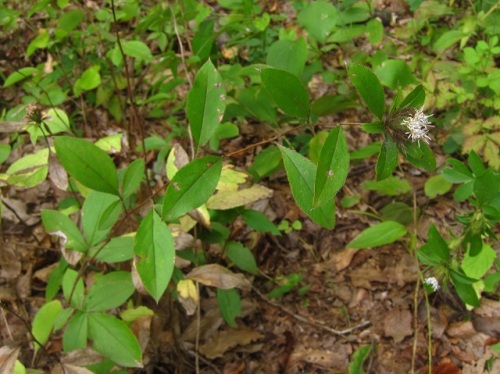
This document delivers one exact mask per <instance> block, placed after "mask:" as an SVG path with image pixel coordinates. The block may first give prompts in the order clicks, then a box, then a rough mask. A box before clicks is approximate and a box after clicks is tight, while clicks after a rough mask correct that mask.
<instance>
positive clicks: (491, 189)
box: [474, 168, 500, 206]
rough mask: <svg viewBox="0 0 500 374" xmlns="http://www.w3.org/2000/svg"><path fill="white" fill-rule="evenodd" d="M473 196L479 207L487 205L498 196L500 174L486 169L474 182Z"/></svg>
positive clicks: (499, 192) (499, 191) (499, 193)
mask: <svg viewBox="0 0 500 374" xmlns="http://www.w3.org/2000/svg"><path fill="white" fill-rule="evenodd" d="M474 195H476V198H477V200H478V202H479V204H480V205H481V206H483V205H487V204H489V203H490V202H491V201H492V200H493V199H495V198H497V197H498V196H499V195H500V174H498V173H496V172H495V171H494V170H493V169H491V168H490V169H487V170H486V171H485V172H484V173H482V174H481V175H480V176H478V177H477V178H476V180H475V181H474Z"/></svg>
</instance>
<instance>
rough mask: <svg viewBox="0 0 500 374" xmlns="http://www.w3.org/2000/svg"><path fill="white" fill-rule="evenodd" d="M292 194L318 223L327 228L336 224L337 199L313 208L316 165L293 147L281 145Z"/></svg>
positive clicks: (303, 209)
mask: <svg viewBox="0 0 500 374" xmlns="http://www.w3.org/2000/svg"><path fill="white" fill-rule="evenodd" d="M279 148H280V151H281V155H282V157H283V162H284V164H285V170H286V174H287V177H288V181H289V182H290V188H291V190H292V195H293V198H294V199H295V201H296V202H297V205H298V206H299V208H300V209H302V211H303V212H304V213H305V214H307V216H308V217H309V218H311V219H312V220H313V221H314V222H316V223H317V224H318V225H321V226H323V227H325V228H327V229H331V228H333V226H335V201H334V199H333V198H332V199H331V200H329V201H327V202H326V203H325V204H324V205H321V206H320V207H318V208H317V209H313V198H314V178H315V176H316V173H317V172H316V169H317V168H316V165H314V164H313V163H312V162H311V161H310V160H308V159H307V158H305V157H304V156H302V155H301V154H300V153H298V152H295V151H294V150H292V149H288V148H285V147H282V146H279Z"/></svg>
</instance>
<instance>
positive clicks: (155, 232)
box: [134, 209, 175, 301]
mask: <svg viewBox="0 0 500 374" xmlns="http://www.w3.org/2000/svg"><path fill="white" fill-rule="evenodd" d="M174 248H175V246H174V239H173V237H172V234H171V233H170V230H169V229H168V227H167V225H166V224H165V222H163V221H162V220H161V218H160V216H159V215H158V213H156V211H155V210H154V209H151V211H150V212H149V214H148V215H147V216H146V217H145V218H144V219H143V220H142V222H141V224H140V226H139V229H138V230H137V234H136V236H135V245H134V254H135V255H136V256H137V257H136V260H135V266H136V268H137V272H138V273H139V276H140V277H141V280H142V283H143V284H144V286H145V287H146V289H147V290H148V291H149V293H150V294H151V296H153V298H154V299H155V300H156V301H158V300H159V299H160V297H161V296H162V295H163V293H164V292H165V290H166V289H167V286H168V283H169V282H170V278H171V277H172V273H173V271H174V260H175V249H174Z"/></svg>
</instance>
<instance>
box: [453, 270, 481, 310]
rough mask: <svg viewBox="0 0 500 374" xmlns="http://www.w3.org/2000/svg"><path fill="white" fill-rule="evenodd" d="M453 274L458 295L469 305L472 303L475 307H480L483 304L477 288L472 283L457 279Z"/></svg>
mask: <svg viewBox="0 0 500 374" xmlns="http://www.w3.org/2000/svg"><path fill="white" fill-rule="evenodd" d="M451 274H452V283H453V285H454V286H455V290H456V291H457V294H458V296H459V297H460V299H462V301H463V302H464V303H466V304H468V305H472V306H473V307H479V306H480V305H481V304H480V303H479V298H478V297H477V293H476V290H475V289H474V287H473V286H472V285H471V284H466V283H462V282H461V281H460V280H458V279H455V277H454V275H455V273H451Z"/></svg>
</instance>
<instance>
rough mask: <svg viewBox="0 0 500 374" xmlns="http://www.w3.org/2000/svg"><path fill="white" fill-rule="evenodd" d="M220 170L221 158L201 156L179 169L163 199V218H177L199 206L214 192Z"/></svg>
mask: <svg viewBox="0 0 500 374" xmlns="http://www.w3.org/2000/svg"><path fill="white" fill-rule="evenodd" d="M221 172H222V159H221V158H220V157H216V156H207V157H202V158H199V159H197V160H194V161H192V162H190V163H189V164H187V165H186V166H184V167H183V168H182V169H180V170H179V171H178V172H177V173H176V174H175V177H174V178H173V179H172V180H171V181H170V184H169V185H168V187H167V190H166V192H165V198H164V201H163V210H162V215H163V218H164V219H165V220H167V221H171V220H174V219H177V218H178V217H180V216H182V215H183V214H185V213H187V212H189V211H191V210H193V209H196V208H198V207H200V206H201V205H202V204H203V203H205V202H206V201H207V200H208V198H209V197H210V196H211V195H212V194H213V193H214V191H215V187H217V183H218V182H219V178H220V175H221Z"/></svg>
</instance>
